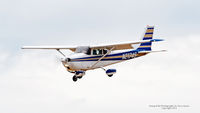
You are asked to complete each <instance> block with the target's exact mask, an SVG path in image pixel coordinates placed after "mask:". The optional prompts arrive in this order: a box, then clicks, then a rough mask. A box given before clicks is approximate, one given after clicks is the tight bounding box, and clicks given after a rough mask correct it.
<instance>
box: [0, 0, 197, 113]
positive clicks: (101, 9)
mask: <svg viewBox="0 0 200 113" xmlns="http://www.w3.org/2000/svg"><path fill="white" fill-rule="evenodd" d="M199 6H200V1H199V0H162V1H161V0H160V1H158V0H137V1H136V0H0V53H1V54H0V72H1V74H0V111H1V112H2V113H82V112H90V113H122V112H125V113H133V112H137V113H147V112H151V113H155V112H157V113H160V112H169V113H177V112H180V113H188V112H192V113H197V112H200V110H199V107H200V106H199V105H200V97H199V95H200V82H199V81H200V76H199V73H200V70H199V66H200V51H199V48H200V38H199V37H200V32H199V31H200V29H199V26H200V21H199V20H200V12H199V11H200V8H199ZM147 25H155V34H154V37H155V38H162V39H165V42H159V43H154V44H153V49H154V50H160V49H167V50H168V52H165V53H152V54H149V55H147V56H144V57H141V58H138V59H134V60H130V61H128V62H123V63H121V64H116V65H112V66H109V67H107V68H115V69H117V73H116V74H115V75H114V76H113V77H112V78H109V77H107V75H106V74H105V72H104V71H103V70H101V69H97V70H93V71H88V72H86V75H85V76H84V77H83V79H81V80H79V81H78V82H76V83H74V82H73V81H72V79H71V77H72V76H73V75H72V74H70V73H68V72H67V71H66V70H65V68H64V67H63V66H62V64H61V63H60V62H59V61H58V57H60V56H59V54H58V53H57V52H56V51H45V50H21V49H20V47H21V46H23V45H90V44H92V45H94V44H104V43H117V42H122V41H125V42H126V41H135V40H139V39H141V37H142V35H143V33H144V28H145V27H146V26H147ZM65 53H66V54H70V51H65ZM149 105H189V106H190V107H186V108H184V107H181V108H178V109H176V110H174V109H171V110H163V109H161V108H153V107H149Z"/></svg>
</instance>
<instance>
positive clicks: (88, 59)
mask: <svg viewBox="0 0 200 113" xmlns="http://www.w3.org/2000/svg"><path fill="white" fill-rule="evenodd" d="M137 53H138V50H131V51H127V52H122V53H115V54H110V55H106V56H105V57H104V59H102V60H101V61H112V60H128V59H131V58H127V59H123V58H122V57H119V58H112V57H117V56H123V55H124V54H137ZM101 57H102V56H92V57H84V58H75V59H71V62H78V61H98V60H99V59H98V58H101ZM109 57H111V58H109ZM95 58H96V59H95Z"/></svg>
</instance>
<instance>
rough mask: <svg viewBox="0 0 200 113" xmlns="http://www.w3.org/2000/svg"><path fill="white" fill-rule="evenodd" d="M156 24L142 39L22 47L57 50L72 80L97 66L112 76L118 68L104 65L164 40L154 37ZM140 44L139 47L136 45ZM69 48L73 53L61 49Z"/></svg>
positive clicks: (136, 54)
mask: <svg viewBox="0 0 200 113" xmlns="http://www.w3.org/2000/svg"><path fill="white" fill-rule="evenodd" d="M153 32H154V26H147V27H146V30H145V34H144V37H143V38H142V40H141V41H135V42H127V43H119V44H110V45H95V46H74V47H68V46H23V47H22V49H46V50H57V51H58V52H59V53H60V54H61V55H62V56H63V58H61V62H62V64H63V66H64V67H65V68H66V70H67V71H68V72H70V73H73V74H74V76H73V77H72V80H73V81H74V82H76V81H77V80H78V79H81V78H82V77H83V76H84V75H85V72H86V71H88V70H94V69H97V68H101V69H103V70H104V71H105V72H106V74H107V75H108V77H112V76H113V74H115V73H116V69H105V68H104V67H106V66H108V65H112V64H116V63H120V62H122V61H127V60H130V59H134V58H138V57H141V56H144V55H147V54H149V53H152V52H163V51H165V50H160V51H152V50H151V46H152V42H159V41H163V39H153ZM134 45H138V47H134ZM64 49H69V50H71V51H72V52H73V53H72V54H70V55H68V56H66V55H65V54H64V53H63V52H62V51H61V50H64Z"/></svg>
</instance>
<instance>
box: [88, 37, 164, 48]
mask: <svg viewBox="0 0 200 113" xmlns="http://www.w3.org/2000/svg"><path fill="white" fill-rule="evenodd" d="M157 41H163V40H162V39H151V40H142V41H136V42H125V43H119V44H110V45H99V46H90V48H92V49H99V48H106V49H111V48H113V50H123V49H134V47H133V46H132V45H134V44H141V43H147V42H157Z"/></svg>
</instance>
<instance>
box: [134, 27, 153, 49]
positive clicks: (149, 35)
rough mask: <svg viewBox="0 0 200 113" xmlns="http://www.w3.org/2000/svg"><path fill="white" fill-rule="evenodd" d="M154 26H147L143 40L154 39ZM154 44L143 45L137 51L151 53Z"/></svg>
mask: <svg viewBox="0 0 200 113" xmlns="http://www.w3.org/2000/svg"><path fill="white" fill-rule="evenodd" d="M153 31H154V26H147V29H146V32H145V34H144V37H143V40H151V39H153ZM151 44H152V42H146V43H141V44H140V46H139V47H138V49H137V50H144V51H151Z"/></svg>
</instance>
